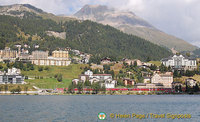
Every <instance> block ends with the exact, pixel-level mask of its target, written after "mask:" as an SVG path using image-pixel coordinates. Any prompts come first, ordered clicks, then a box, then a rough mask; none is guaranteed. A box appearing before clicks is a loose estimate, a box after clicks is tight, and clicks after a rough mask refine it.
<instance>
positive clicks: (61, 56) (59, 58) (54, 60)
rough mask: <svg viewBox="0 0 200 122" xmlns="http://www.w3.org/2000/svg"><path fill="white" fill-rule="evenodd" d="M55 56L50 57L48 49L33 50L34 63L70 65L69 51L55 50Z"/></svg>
mask: <svg viewBox="0 0 200 122" xmlns="http://www.w3.org/2000/svg"><path fill="white" fill-rule="evenodd" d="M52 53H53V56H51V57H48V51H46V52H44V51H33V52H32V60H31V62H32V64H35V65H44V66H68V65H69V64H70V63H71V61H70V60H69V58H68V51H53V52H52Z"/></svg>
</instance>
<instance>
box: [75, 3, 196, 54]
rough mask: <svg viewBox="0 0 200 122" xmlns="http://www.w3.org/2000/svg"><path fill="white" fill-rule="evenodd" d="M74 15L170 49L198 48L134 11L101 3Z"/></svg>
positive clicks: (185, 49) (189, 49) (87, 6)
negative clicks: (156, 26)
mask: <svg viewBox="0 0 200 122" xmlns="http://www.w3.org/2000/svg"><path fill="white" fill-rule="evenodd" d="M74 16H75V17H77V18H78V19H81V20H91V21H94V22H98V23H101V24H104V25H107V24H108V25H110V26H113V27H115V28H117V29H119V30H121V31H123V32H125V33H128V34H133V35H136V36H139V37H141V38H144V39H146V40H149V41H150V42H152V43H154V44H158V45H160V46H162V47H167V48H168V49H172V48H173V49H175V50H177V51H193V50H195V49H197V47H196V46H193V45H191V44H189V43H188V42H186V41H184V40H181V39H179V38H177V37H174V36H171V35H168V34H166V33H164V32H162V31H160V30H158V29H156V28H155V27H153V26H152V25H151V24H149V23H148V22H146V21H145V20H143V19H142V18H140V17H138V16H136V15H135V14H134V13H133V12H129V11H118V10H115V9H112V8H108V7H107V6H101V5H85V6H84V7H83V8H82V9H81V10H79V11H78V12H77V13H75V14H74Z"/></svg>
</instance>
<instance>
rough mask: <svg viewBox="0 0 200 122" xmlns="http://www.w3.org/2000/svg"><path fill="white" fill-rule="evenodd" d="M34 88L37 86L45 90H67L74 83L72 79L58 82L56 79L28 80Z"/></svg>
mask: <svg viewBox="0 0 200 122" xmlns="http://www.w3.org/2000/svg"><path fill="white" fill-rule="evenodd" d="M26 82H27V83H29V84H30V85H32V86H37V87H39V88H44V89H55V88H67V87H68V86H69V84H70V83H71V82H72V80H71V79H63V80H62V81H61V82H58V81H57V80H56V79H55V78H44V79H29V80H26Z"/></svg>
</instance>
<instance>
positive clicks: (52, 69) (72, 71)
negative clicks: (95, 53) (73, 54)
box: [22, 64, 87, 79]
mask: <svg viewBox="0 0 200 122" xmlns="http://www.w3.org/2000/svg"><path fill="white" fill-rule="evenodd" d="M85 66H87V65H86V64H70V65H69V66H42V67H43V68H45V67H48V68H49V70H44V69H43V71H38V67H39V66H34V67H35V70H30V71H22V74H23V75H24V76H29V77H32V78H35V77H36V76H39V77H41V76H42V77H43V78H53V77H54V75H55V74H58V73H60V74H62V76H63V79H74V78H78V76H79V75H80V74H81V72H82V71H83V70H81V69H80V67H83V68H84V67H85ZM40 67H41V66H40Z"/></svg>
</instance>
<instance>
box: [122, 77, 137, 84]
mask: <svg viewBox="0 0 200 122" xmlns="http://www.w3.org/2000/svg"><path fill="white" fill-rule="evenodd" d="M123 82H124V85H125V86H128V85H130V86H134V85H135V80H133V79H129V78H125V79H123Z"/></svg>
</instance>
